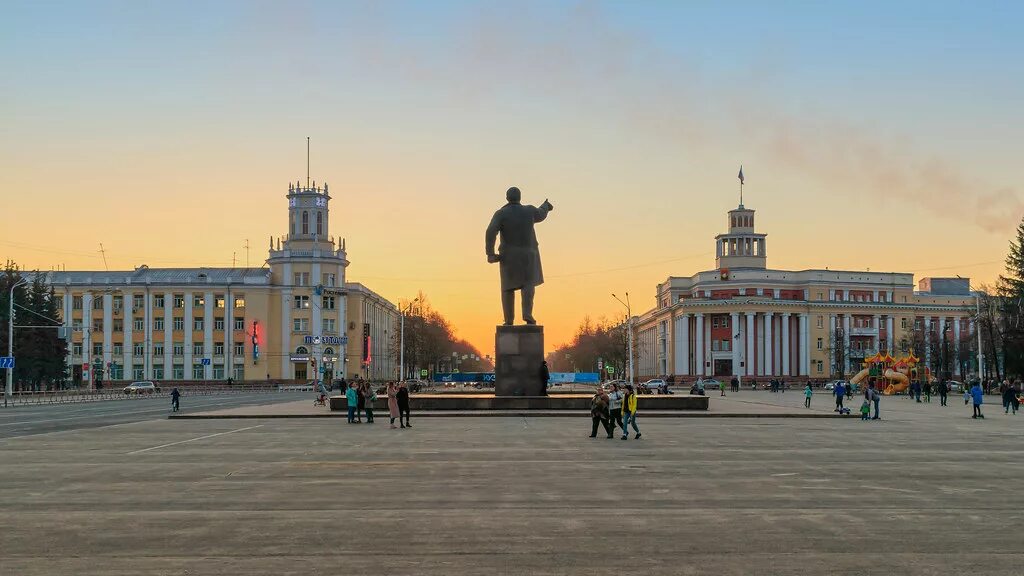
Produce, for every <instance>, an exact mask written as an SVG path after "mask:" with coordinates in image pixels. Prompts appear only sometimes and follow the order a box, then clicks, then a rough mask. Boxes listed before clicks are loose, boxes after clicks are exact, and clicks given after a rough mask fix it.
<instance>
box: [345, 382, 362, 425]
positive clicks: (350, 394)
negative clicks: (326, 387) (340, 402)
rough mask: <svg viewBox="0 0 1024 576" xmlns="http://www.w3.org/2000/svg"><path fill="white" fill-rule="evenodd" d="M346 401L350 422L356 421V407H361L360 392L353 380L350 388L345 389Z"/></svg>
mask: <svg viewBox="0 0 1024 576" xmlns="http://www.w3.org/2000/svg"><path fill="white" fill-rule="evenodd" d="M345 402H346V404H347V405H348V423H349V424H355V423H356V408H358V407H359V392H357V391H356V383H355V382H353V383H351V384H349V385H348V390H345Z"/></svg>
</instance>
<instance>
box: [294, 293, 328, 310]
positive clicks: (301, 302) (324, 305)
mask: <svg viewBox="0 0 1024 576" xmlns="http://www.w3.org/2000/svg"><path fill="white" fill-rule="evenodd" d="M308 308H309V296H295V309H296V310H306V309H308ZM320 308H321V309H322V310H334V296H323V297H322V298H321V299H320Z"/></svg>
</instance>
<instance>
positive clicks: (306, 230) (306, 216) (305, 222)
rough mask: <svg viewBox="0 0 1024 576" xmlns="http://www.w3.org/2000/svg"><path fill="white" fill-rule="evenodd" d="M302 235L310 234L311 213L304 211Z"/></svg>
mask: <svg viewBox="0 0 1024 576" xmlns="http://www.w3.org/2000/svg"><path fill="white" fill-rule="evenodd" d="M302 233H303V234H309V212H307V211H306V210H303V211H302Z"/></svg>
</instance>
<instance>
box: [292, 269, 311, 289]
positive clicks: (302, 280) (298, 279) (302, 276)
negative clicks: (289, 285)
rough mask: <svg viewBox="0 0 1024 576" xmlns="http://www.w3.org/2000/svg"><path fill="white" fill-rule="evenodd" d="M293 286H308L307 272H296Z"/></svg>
mask: <svg viewBox="0 0 1024 576" xmlns="http://www.w3.org/2000/svg"><path fill="white" fill-rule="evenodd" d="M295 285H296V286H309V272H296V273H295Z"/></svg>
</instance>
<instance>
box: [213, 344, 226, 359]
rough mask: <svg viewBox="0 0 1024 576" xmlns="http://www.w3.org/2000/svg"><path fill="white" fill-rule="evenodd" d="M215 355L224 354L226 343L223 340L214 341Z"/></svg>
mask: <svg viewBox="0 0 1024 576" xmlns="http://www.w3.org/2000/svg"><path fill="white" fill-rule="evenodd" d="M213 355H214V356H223V355H224V343H223V342H214V343H213Z"/></svg>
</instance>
